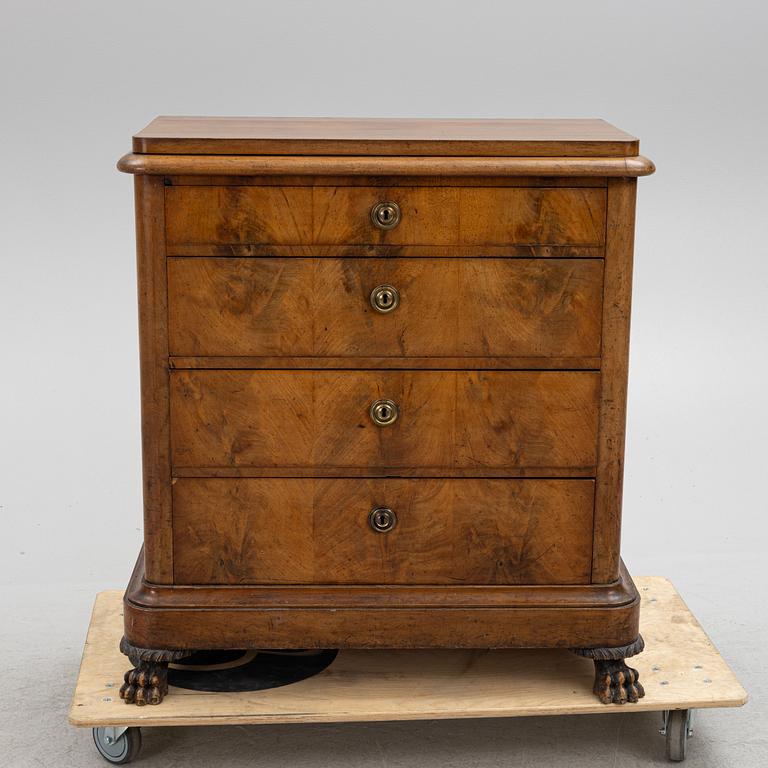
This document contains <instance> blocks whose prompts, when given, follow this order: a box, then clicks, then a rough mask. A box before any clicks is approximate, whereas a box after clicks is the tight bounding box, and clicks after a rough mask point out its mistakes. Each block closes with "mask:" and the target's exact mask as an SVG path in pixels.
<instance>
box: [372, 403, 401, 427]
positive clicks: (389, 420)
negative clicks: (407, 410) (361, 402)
mask: <svg viewBox="0 0 768 768" xmlns="http://www.w3.org/2000/svg"><path fill="white" fill-rule="evenodd" d="M369 413H370V415H371V420H372V421H373V423H374V424H375V425H376V426H378V427H388V426H389V425H390V424H394V423H395V422H396V421H397V417H398V416H399V415H400V411H399V410H398V408H397V405H395V402H394V401H393V400H374V402H373V403H371V409H370V411H369Z"/></svg>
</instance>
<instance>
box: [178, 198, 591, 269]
mask: <svg viewBox="0 0 768 768" xmlns="http://www.w3.org/2000/svg"><path fill="white" fill-rule="evenodd" d="M384 200H388V201H393V202H396V203H397V204H398V205H399V206H400V209H401V211H402V218H401V221H400V223H399V224H398V225H397V226H396V227H395V228H394V229H390V230H382V229H378V228H377V227H375V226H374V225H373V223H372V222H371V218H370V211H371V208H372V207H373V206H374V205H375V204H376V203H378V202H381V201H384ZM605 206H606V192H605V189H601V188H594V187H592V188H590V187H580V188H569V187H553V188H547V187H536V188H526V187H392V188H386V187H384V188H382V187H345V186H333V187H322V186H318V187H288V186H285V187H275V186H260V187H259V186H196V187H191V186H179V187H174V186H171V187H167V188H166V233H167V241H168V244H169V246H175V245H183V244H200V245H203V244H217V243H226V244H260V243H266V244H275V245H293V244H296V245H301V244H315V245H344V244H361V245H363V244H368V243H371V244H390V245H410V246H414V245H435V246H441V245H460V246H471V245H529V244H530V245H586V246H598V245H602V244H603V243H604V241H605ZM323 255H325V254H323Z"/></svg>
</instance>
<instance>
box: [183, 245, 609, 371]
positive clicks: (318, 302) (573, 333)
mask: <svg viewBox="0 0 768 768" xmlns="http://www.w3.org/2000/svg"><path fill="white" fill-rule="evenodd" d="M382 284H391V285H392V286H394V287H395V288H396V290H397V291H398V293H399V296H400V299H399V305H398V306H397V308H396V309H395V310H394V311H392V312H389V313H385V314H382V313H380V312H377V311H375V309H374V308H373V307H372V306H371V301H370V295H371V291H372V290H373V289H374V288H376V287H377V286H379V285H382ZM602 291H603V263H602V261H601V260H598V259H569V260H556V259H549V260H545V259H467V260H464V259H386V260H379V259H271V258H259V259H243V258H240V259H225V258H217V259H210V258H200V259H185V258H171V259H169V260H168V296H169V298H168V308H169V333H170V341H169V344H170V352H171V354H172V355H174V356H202V357H205V356H233V357H237V356H287V357H291V356H322V357H326V356H327V357H346V358H360V357H367V356H375V357H395V358H412V357H420V356H422V357H436V356H437V357H439V356H443V357H465V356H466V357H543V358H548V357H596V356H599V354H600V348H601V345H600V333H601V323H602Z"/></svg>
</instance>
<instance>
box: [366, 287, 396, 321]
mask: <svg viewBox="0 0 768 768" xmlns="http://www.w3.org/2000/svg"><path fill="white" fill-rule="evenodd" d="M399 303H400V293H399V292H398V290H397V288H395V287H394V286H393V285H387V284H384V285H377V286H376V287H375V288H374V289H373V290H372V291H371V306H372V307H373V308H374V309H375V310H376V311H377V312H381V313H382V314H386V313H387V312H391V311H392V310H393V309H395V308H396V307H397V305H398V304H399Z"/></svg>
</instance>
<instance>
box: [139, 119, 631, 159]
mask: <svg viewBox="0 0 768 768" xmlns="http://www.w3.org/2000/svg"><path fill="white" fill-rule="evenodd" d="M638 148H639V142H638V140H637V139H636V138H635V137H634V136H630V135H629V134H628V133H625V132H624V131H621V130H619V129H618V128H616V127H614V126H613V125H611V124H610V123H607V122H605V120H596V119H592V118H580V119H578V118H577V119H570V120H553V119H543V120H542V119H539V120H509V119H502V120H453V119H442V120H434V119H432V120H421V119H414V118H401V119H393V118H385V119H376V118H300V117H175V116H174V117H168V116H163V117H158V118H155V119H154V120H153V121H152V122H151V123H150V124H149V125H148V126H147V127H146V128H144V130H142V131H139V133H137V134H136V135H135V136H134V138H133V149H134V151H135V152H145V153H168V154H193V155H194V154H219V155H222V154H224V155H227V154H233V155H239V154H245V155H259V154H264V155H279V154H289V155H313V154H319V155H332V154H340V155H345V154H347V155H371V154H372V155H443V154H444V155H477V156H483V155H489V156H495V155H501V156H506V157H510V156H520V157H526V156H527V157H534V156H558V155H559V156H566V157H567V156H581V157H588V156H599V157H611V156H617V157H625V156H633V155H637V152H638Z"/></svg>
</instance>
